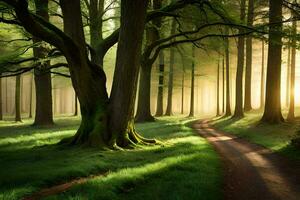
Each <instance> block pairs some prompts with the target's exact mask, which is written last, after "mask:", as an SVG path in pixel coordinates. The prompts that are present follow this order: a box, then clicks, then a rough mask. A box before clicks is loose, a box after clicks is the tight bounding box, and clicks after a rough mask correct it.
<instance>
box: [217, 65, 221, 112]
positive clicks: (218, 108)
mask: <svg viewBox="0 0 300 200" xmlns="http://www.w3.org/2000/svg"><path fill="white" fill-rule="evenodd" d="M217 70H218V71H217V112H216V113H217V114H216V116H217V117H218V116H220V60H218V67H217Z"/></svg>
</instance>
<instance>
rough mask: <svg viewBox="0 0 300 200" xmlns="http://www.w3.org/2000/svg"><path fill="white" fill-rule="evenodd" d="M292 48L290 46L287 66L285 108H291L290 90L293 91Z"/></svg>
mask: <svg viewBox="0 0 300 200" xmlns="http://www.w3.org/2000/svg"><path fill="white" fill-rule="evenodd" d="M290 67H291V46H290V44H289V46H288V59H287V64H286V94H285V95H286V96H285V106H286V107H287V108H289V106H290V89H291V68H290Z"/></svg>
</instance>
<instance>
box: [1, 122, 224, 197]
mask: <svg viewBox="0 0 300 200" xmlns="http://www.w3.org/2000/svg"><path fill="white" fill-rule="evenodd" d="M188 122H189V120H188V119H183V118H175V117H169V118H160V119H159V120H158V121H157V122H153V123H144V124H138V125H137V130H138V131H139V132H140V133H142V135H144V136H145V137H148V138H153V137H155V138H157V139H159V140H161V141H163V142H164V146H149V147H143V148H138V149H135V150H128V151H99V150H98V149H91V148H78V147H77V148H75V147H72V148H69V147H64V146H59V145H56V143H57V142H58V141H59V140H60V139H62V138H64V137H68V136H71V135H72V134H74V133H75V130H76V128H77V127H78V123H79V119H77V118H59V119H57V120H56V126H54V127H48V128H35V127H31V126H29V125H30V123H31V121H29V120H28V121H24V123H22V124H15V123H10V122H1V123H0V158H1V160H0V199H3V200H4V199H5V200H11V199H20V198H22V197H23V196H26V195H28V194H30V193H32V192H34V191H38V190H39V189H40V188H45V187H49V186H52V185H54V184H58V183H64V182H66V181H68V180H72V179H74V178H76V177H84V176H88V175H90V174H97V173H101V172H109V173H108V175H107V176H105V177H101V178H94V179H91V180H89V181H88V182H86V183H84V184H81V185H77V186H74V187H73V188H71V190H70V191H67V192H65V193H63V194H59V195H57V196H50V197H48V199H77V200H79V199H207V200H208V199H212V200H217V199H221V196H222V194H221V193H222V192H221V188H222V187H221V184H222V178H221V167H220V160H219V158H218V156H217V155H216V153H215V151H214V150H213V148H212V147H211V146H210V145H209V144H208V143H207V142H206V141H205V140H204V139H202V138H200V137H198V136H196V135H195V133H194V132H193V130H192V129H191V128H189V127H188V126H187V123H188Z"/></svg>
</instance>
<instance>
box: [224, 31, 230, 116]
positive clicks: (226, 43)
mask: <svg viewBox="0 0 300 200" xmlns="http://www.w3.org/2000/svg"><path fill="white" fill-rule="evenodd" d="M228 32H229V30H228V29H226V34H228ZM225 57H226V109H225V117H228V116H231V105H230V104H231V101H230V62H229V40H228V38H225Z"/></svg>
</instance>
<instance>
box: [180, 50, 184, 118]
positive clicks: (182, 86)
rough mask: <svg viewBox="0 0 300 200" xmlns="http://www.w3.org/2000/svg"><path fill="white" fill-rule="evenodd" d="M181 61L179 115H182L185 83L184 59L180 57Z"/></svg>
mask: <svg viewBox="0 0 300 200" xmlns="http://www.w3.org/2000/svg"><path fill="white" fill-rule="evenodd" d="M181 61H182V77H181V114H183V113H184V82H185V66H184V57H183V55H181Z"/></svg>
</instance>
